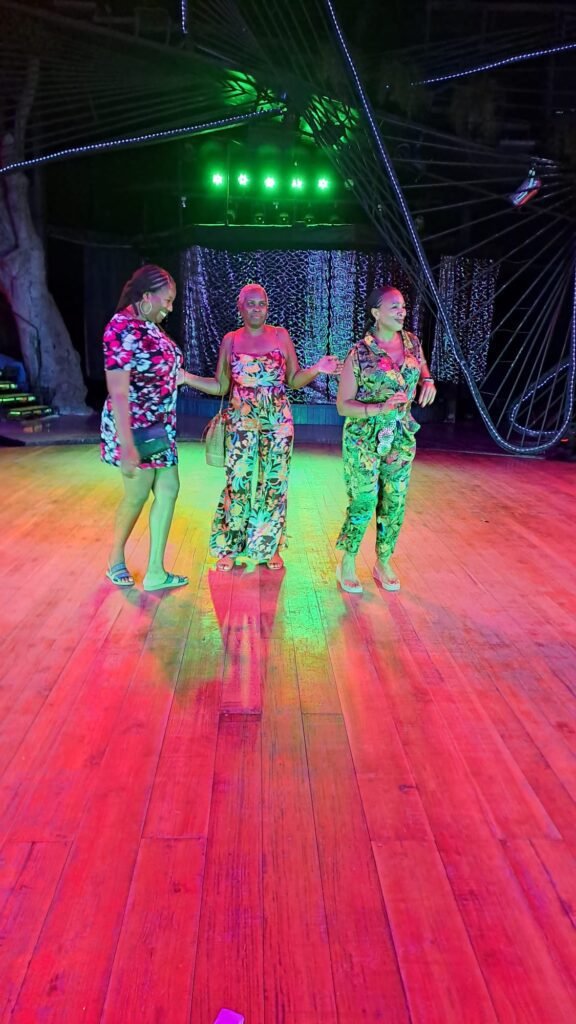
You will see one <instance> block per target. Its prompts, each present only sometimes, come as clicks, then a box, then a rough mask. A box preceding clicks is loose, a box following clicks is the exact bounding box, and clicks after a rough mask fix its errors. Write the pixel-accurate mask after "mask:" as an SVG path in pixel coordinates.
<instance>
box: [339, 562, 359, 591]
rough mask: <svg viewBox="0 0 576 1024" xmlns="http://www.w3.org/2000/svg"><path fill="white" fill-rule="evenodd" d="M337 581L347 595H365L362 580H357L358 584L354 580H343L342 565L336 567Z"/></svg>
mask: <svg viewBox="0 0 576 1024" xmlns="http://www.w3.org/2000/svg"><path fill="white" fill-rule="evenodd" d="M336 579H337V580H338V583H339V584H340V586H341V587H342V590H345V591H346V593H347V594H363V593H364V587H363V586H362V584H361V583H360V580H356V582H355V583H354V582H353V581H352V580H343V579H342V566H341V565H337V566H336Z"/></svg>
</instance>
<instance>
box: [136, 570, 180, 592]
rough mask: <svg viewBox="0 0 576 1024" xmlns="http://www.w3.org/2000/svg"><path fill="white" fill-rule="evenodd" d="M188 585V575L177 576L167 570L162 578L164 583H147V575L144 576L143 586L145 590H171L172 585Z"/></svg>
mask: <svg viewBox="0 0 576 1024" xmlns="http://www.w3.org/2000/svg"><path fill="white" fill-rule="evenodd" d="M187 585H188V577H187V576H176V574H175V573H173V572H167V573H166V576H165V577H164V579H163V580H162V583H146V577H144V583H143V584H142V586H143V587H144V590H148V591H150V590H170V588H172V587H185V586H187Z"/></svg>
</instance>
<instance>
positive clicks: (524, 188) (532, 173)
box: [508, 167, 542, 207]
mask: <svg viewBox="0 0 576 1024" xmlns="http://www.w3.org/2000/svg"><path fill="white" fill-rule="evenodd" d="M541 188H542V182H541V180H540V178H539V177H538V174H537V172H536V168H535V167H531V168H530V170H529V171H528V177H526V178H524V181H523V182H522V184H521V185H519V187H518V188H517V189H516V191H515V192H513V193H512V195H510V196H508V198H509V200H510V202H511V203H512V206H516V207H520V206H525V205H526V203H529V202H530V200H531V199H533V198H534V196H535V195H536V194H537V192H539V191H540V189H541Z"/></svg>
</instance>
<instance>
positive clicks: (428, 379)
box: [420, 377, 434, 384]
mask: <svg viewBox="0 0 576 1024" xmlns="http://www.w3.org/2000/svg"><path fill="white" fill-rule="evenodd" d="M420 383H421V384H433V383H434V377H420Z"/></svg>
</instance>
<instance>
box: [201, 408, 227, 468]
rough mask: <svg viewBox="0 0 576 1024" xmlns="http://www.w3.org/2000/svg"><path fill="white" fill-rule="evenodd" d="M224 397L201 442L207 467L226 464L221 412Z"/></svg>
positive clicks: (223, 416)
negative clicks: (202, 442) (203, 445)
mask: <svg viewBox="0 0 576 1024" xmlns="http://www.w3.org/2000/svg"><path fill="white" fill-rule="evenodd" d="M223 402H224V396H222V401H221V402H220V409H219V410H218V412H217V413H216V415H215V416H213V417H212V419H211V420H210V422H209V423H208V424H207V426H206V428H205V430H204V433H203V434H202V440H203V441H204V444H205V445H206V448H205V455H206V462H207V464H208V465H209V466H223V465H224V464H225V462H226V414H225V413H223V412H222V404H223Z"/></svg>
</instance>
